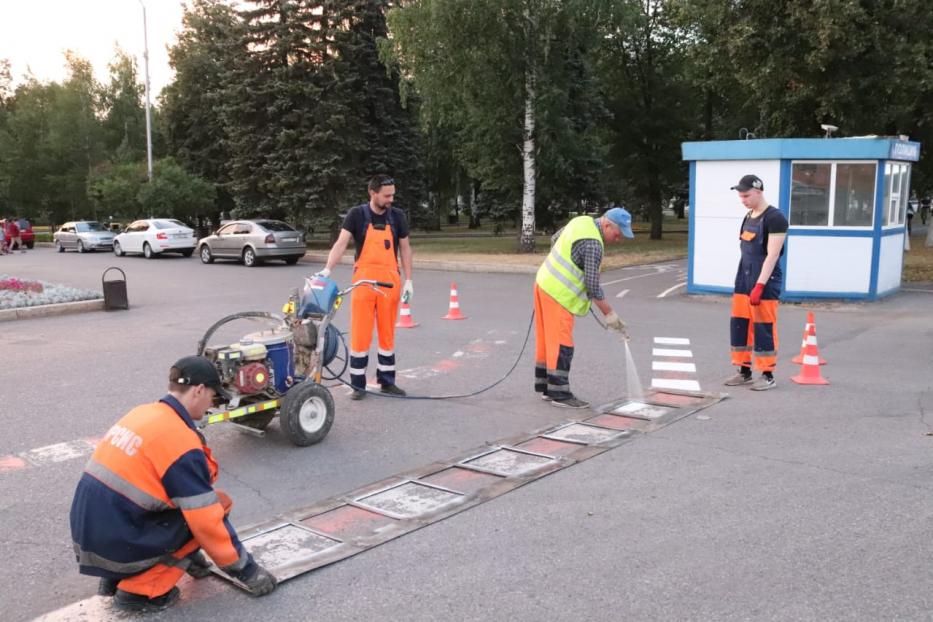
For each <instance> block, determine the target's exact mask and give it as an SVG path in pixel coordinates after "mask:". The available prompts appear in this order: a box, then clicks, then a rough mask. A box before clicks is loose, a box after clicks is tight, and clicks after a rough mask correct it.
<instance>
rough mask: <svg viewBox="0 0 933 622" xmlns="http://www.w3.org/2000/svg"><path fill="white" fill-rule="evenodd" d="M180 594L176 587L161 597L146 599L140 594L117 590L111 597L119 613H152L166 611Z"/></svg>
mask: <svg viewBox="0 0 933 622" xmlns="http://www.w3.org/2000/svg"><path fill="white" fill-rule="evenodd" d="M180 593H181V592H179V590H178V588H177V587H173V588H172V589H170V590H169V591H167V592H166V593H165V594H162V595H161V596H156V597H155V598H148V597H146V596H143V595H142V594H133V593H132V592H124V591H123V590H117V594H116V596H114V597H113V606H114V607H115V608H116V609H120V610H121V611H132V612H133V613H152V612H155V611H162V610H163V609H168V608H169V607H171V606H172V605H174V604H175V602H176V601H177V600H178V595H179V594H180Z"/></svg>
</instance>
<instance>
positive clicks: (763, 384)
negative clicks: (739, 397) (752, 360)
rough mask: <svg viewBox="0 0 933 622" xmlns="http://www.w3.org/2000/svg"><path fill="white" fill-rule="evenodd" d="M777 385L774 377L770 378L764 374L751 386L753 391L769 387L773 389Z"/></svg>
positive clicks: (764, 389)
mask: <svg viewBox="0 0 933 622" xmlns="http://www.w3.org/2000/svg"><path fill="white" fill-rule="evenodd" d="M776 386H777V383H776V382H775V381H774V378H768V377H767V376H762V377H761V378H759V379H758V380H756V381H755V384H753V385H752V386H751V387H750V388H751V390H752V391H767V390H768V389H773V388H775V387H776Z"/></svg>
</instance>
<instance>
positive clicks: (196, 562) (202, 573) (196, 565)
mask: <svg viewBox="0 0 933 622" xmlns="http://www.w3.org/2000/svg"><path fill="white" fill-rule="evenodd" d="M188 559H189V560H191V563H190V564H189V565H188V568H187V570H186V571H185V572H187V573H188V574H190V575H191V576H192V577H194V578H195V579H203V578H204V577H209V576H211V563H210V562H209V561H207V558H206V557H204V553H202V552H201V551H195V552H194V553H192V554H191V555H189V556H188Z"/></svg>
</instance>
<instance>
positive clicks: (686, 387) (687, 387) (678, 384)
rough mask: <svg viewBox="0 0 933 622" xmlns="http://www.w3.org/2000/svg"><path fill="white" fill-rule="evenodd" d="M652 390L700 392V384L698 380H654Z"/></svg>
mask: <svg viewBox="0 0 933 622" xmlns="http://www.w3.org/2000/svg"><path fill="white" fill-rule="evenodd" d="M651 388H652V389H679V390H681V391H699V390H700V383H699V382H697V381H696V380H679V379H676V378H652V379H651Z"/></svg>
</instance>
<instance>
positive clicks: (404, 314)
mask: <svg viewBox="0 0 933 622" xmlns="http://www.w3.org/2000/svg"><path fill="white" fill-rule="evenodd" d="M417 325H418V322H416V321H414V320H413V319H412V317H411V306H410V305H409V304H408V303H407V302H403V303H402V309H401V311H399V316H398V322H396V323H395V328H414V327H415V326H417Z"/></svg>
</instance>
